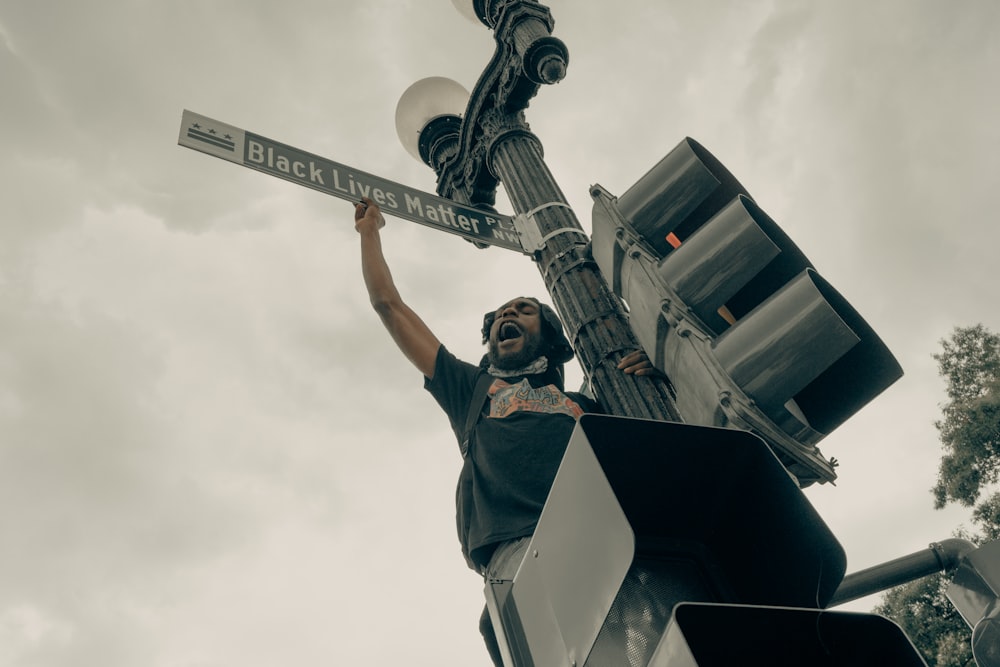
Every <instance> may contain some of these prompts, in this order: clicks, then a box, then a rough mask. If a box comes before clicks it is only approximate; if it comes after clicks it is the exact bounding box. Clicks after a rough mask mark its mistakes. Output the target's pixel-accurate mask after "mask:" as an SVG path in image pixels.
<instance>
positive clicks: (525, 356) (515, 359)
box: [488, 333, 542, 371]
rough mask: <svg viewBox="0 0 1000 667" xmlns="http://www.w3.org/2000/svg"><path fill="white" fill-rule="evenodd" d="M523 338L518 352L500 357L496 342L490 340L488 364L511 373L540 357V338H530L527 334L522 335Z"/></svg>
mask: <svg viewBox="0 0 1000 667" xmlns="http://www.w3.org/2000/svg"><path fill="white" fill-rule="evenodd" d="M524 337H525V340H524V344H523V345H522V346H521V349H520V350H518V351H517V352H511V353H508V354H505V355H504V356H502V357H501V356H500V354H499V349H498V345H499V343H498V341H496V340H490V346H489V350H488V358H489V361H490V363H491V364H493V366H495V367H496V368H499V369H500V370H504V371H513V370H517V369H519V368H524V367H525V366H527V365H528V364H530V363H531V362H532V361H534V360H535V359H537V358H538V357H540V356H541V354H542V337H541V336H532V335H529V334H527V333H525V334H524Z"/></svg>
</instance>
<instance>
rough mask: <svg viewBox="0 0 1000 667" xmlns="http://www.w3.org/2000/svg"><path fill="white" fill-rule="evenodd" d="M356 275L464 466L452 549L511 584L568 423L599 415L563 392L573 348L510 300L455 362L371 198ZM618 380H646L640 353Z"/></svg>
mask: <svg viewBox="0 0 1000 667" xmlns="http://www.w3.org/2000/svg"><path fill="white" fill-rule="evenodd" d="M354 225H355V228H356V229H357V231H358V233H359V234H360V236H361V268H362V273H363V276H364V281H365V287H366V288H367V289H368V295H369V297H370V299H371V303H372V306H373V307H374V308H375V311H376V312H377V313H378V315H379V317H380V318H381V320H382V323H383V324H384V325H385V327H386V329H387V330H388V331H389V334H390V335H391V336H392V338H393V340H394V341H395V342H396V345H397V346H399V349H400V350H401V351H402V352H403V354H404V355H406V357H407V359H409V360H410V362H411V363H412V364H413V365H414V366H416V368H417V370H419V371H420V372H421V373H423V374H424V378H425V379H424V386H425V388H426V389H427V390H428V391H429V392H430V393H431V395H432V396H434V398H435V400H437V402H438V404H439V405H440V406H441V408H442V409H443V410H444V411H445V413H446V414H447V415H448V419H449V420H450V422H451V426H452V430H454V432H455V435H456V437H457V439H458V442H459V445H460V450H461V453H462V456H463V458H464V464H463V467H462V472H461V475H460V477H459V483H458V491H457V494H456V504H457V512H456V518H457V524H458V534H459V541H460V542H461V544H462V552H463V554H464V555H465V558H466V562H467V563H468V564H469V567H471V568H472V569H474V570H476V571H477V572H479V573H480V574H482V575H483V576H485V577H487V578H489V579H512V578H513V576H514V574H515V573H516V571H517V568H518V566H519V565H520V562H521V559H522V557H523V555H524V552H525V550H526V549H527V546H528V540H529V538H530V537H531V534H532V533H533V531H534V529H535V525H536V523H537V521H538V517H539V514H540V513H541V510H542V507H543V506H544V504H545V499H546V497H547V496H548V492H549V488H550V487H551V485H552V480H553V478H554V477H555V473H556V470H557V468H558V467H559V463H560V461H561V460H562V456H563V453H564V452H565V449H566V445H567V443H568V441H569V437H570V434H571V432H572V431H573V427H574V425H575V424H576V420H577V419H578V418H579V416H580V415H581V414H583V413H584V412H593V411H597V410H598V409H599V406H598V405H597V404H596V403H595V402H594V401H593V400H591V399H589V398H588V397H586V396H584V395H583V394H578V393H575V392H565V391H564V387H563V364H565V363H566V362H567V361H569V360H570V359H572V358H573V348H572V346H571V345H570V344H569V342H568V341H567V340H566V337H565V336H564V335H563V332H562V324H561V323H560V322H559V318H558V317H557V316H556V314H555V312H554V311H552V309H551V308H549V307H548V306H546V305H544V304H542V303H540V302H539V301H537V300H536V299H531V298H526V297H519V298H516V299H513V300H511V301H509V302H507V303H505V304H504V305H502V306H501V307H500V308H498V309H497V310H496V311H493V312H489V313H487V314H486V316H485V317H484V318H483V328H482V336H483V342H484V343H486V344H487V346H488V347H487V353H486V355H485V356H484V357H483V360H482V362H481V363H480V365H479V366H475V365H472V364H470V363H467V362H464V361H461V360H459V359H457V358H456V357H455V356H454V355H452V354H451V353H450V352H448V350H447V349H446V348H445V347H444V346H443V345H442V344H441V342H440V341H439V340H438V339H437V337H436V336H435V335H434V333H433V332H432V331H431V330H430V328H429V327H428V326H427V325H426V324H425V323H424V321H423V320H421V319H420V317H419V316H417V314H416V313H415V312H414V311H413V310H412V309H411V308H410V307H409V306H407V305H406V303H405V302H404V301H403V299H402V298H401V297H400V294H399V291H398V290H397V289H396V286H395V283H394V282H393V280H392V274H391V273H390V271H389V267H388V264H387V263H386V260H385V256H384V255H383V253H382V244H381V238H380V235H379V230H380V229H381V228H382V227H383V226H384V225H385V219H384V218H383V217H382V213H381V211H380V210H379V207H378V206H377V205H376V204H375V203H374V202H373V201H372V200H370V199H364V200H363V201H362V202H361V203H359V204H357V205H356V206H355V211H354ZM618 367H619V368H620V369H621V370H622V371H623V372H625V373H635V374H638V375H646V374H651V373H655V372H656V370H655V369H654V368H653V366H652V364H651V363H650V362H649V359H648V358H647V357H646V355H645V353H643V352H641V351H636V352H633V353H631V354H629V355H626V356H625V357H624V358H623V359H622V361H621V362H620V363H619V365H618ZM480 629H481V631H482V632H483V634H484V637H485V639H486V642H487V647H488V648H489V650H490V655H491V656H492V657H493V660H494V662H495V663H496V664H497V665H499V664H501V663H500V658H499V655H498V652H497V647H496V642H495V639H494V638H493V636H492V627H491V625H490V623H489V618H488V616H486V614H485V613H484V617H483V619H482V622H481V624H480Z"/></svg>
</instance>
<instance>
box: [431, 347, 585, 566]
mask: <svg viewBox="0 0 1000 667" xmlns="http://www.w3.org/2000/svg"><path fill="white" fill-rule="evenodd" d="M484 374H486V371H485V370H483V369H481V368H479V367H477V366H473V365H472V364H469V363H466V362H464V361H461V360H459V359H458V358H456V357H455V356H454V355H453V354H451V353H450V352H448V351H447V350H446V349H445V348H444V346H441V348H440V349H439V351H438V356H437V361H436V363H435V367H434V378H433V379H432V380H426V381H425V383H424V386H425V388H426V389H427V390H428V391H429V392H430V393H431V395H432V396H434V398H435V400H437V402H438V404H439V405H440V406H441V408H442V409H443V410H444V411H445V413H446V414H447V415H448V419H449V421H450V422H451V427H452V430H453V431H454V432H455V436H456V437H457V438H458V440H459V442H461V440H462V437H463V435H464V434H463V431H464V429H465V423H466V419H467V417H468V413H469V403H470V401H471V400H472V394H473V391H474V389H475V385H476V380H477V379H478V377H479V376H480V375H484ZM558 383H559V379H558V374H557V373H556V372H554V371H549V372H547V373H543V374H540V375H529V376H525V377H513V378H502V379H501V378H495V379H494V381H493V383H492V384H491V385H490V389H489V398H488V400H486V401H485V404H484V407H483V414H482V416H480V418H479V421H478V422H477V423H476V426H475V428H474V430H473V433H472V436H471V437H470V438H469V447H468V452H467V455H466V457H465V463H464V465H463V466H462V473H461V475H460V477H459V483H458V490H457V494H456V503H457V508H456V509H457V522H458V533H459V540H460V541H461V543H462V552H463V553H464V554H465V558H466V561H467V562H468V563H469V566H470V567H472V568H473V569H477V570H478V569H479V568H480V567H481V566H483V565H485V564H486V563H487V562H488V561H489V558H490V556H491V555H492V553H493V550H494V549H495V548H496V545H497V543H499V542H503V541H506V540H510V539H513V538H516V537H523V536H526V535H531V534H532V533H533V532H534V529H535V525H536V524H537V522H538V516H539V514H541V511H542V507H543V506H544V505H545V499H546V498H547V497H548V494H549V488H550V487H551V486H552V480H553V478H554V477H555V474H556V471H557V470H558V468H559V463H560V462H561V461H562V457H563V454H564V453H565V451H566V444H567V443H568V442H569V437H570V434H571V433H572V431H573V427H574V426H575V424H576V420H577V418H578V417H579V416H580V415H581V414H583V413H584V412H596V411H597V404H596V403H595V402H594V401H593V400H591V399H590V398H588V397H586V396H584V395H583V394H578V393H575V392H568V393H564V392H562V391H561V390H560V389H559V388H558Z"/></svg>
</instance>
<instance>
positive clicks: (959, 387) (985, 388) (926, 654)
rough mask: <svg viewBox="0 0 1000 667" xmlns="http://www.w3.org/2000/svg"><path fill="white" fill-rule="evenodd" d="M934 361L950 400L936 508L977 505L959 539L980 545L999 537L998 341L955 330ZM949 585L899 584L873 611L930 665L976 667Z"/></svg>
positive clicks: (982, 330)
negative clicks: (948, 594) (897, 628)
mask: <svg viewBox="0 0 1000 667" xmlns="http://www.w3.org/2000/svg"><path fill="white" fill-rule="evenodd" d="M934 359H935V360H936V361H937V362H938V371H939V373H940V374H941V377H942V378H944V380H945V382H946V384H947V395H948V402H947V403H945V404H944V405H943V406H942V409H941V410H942V418H941V419H940V420H938V421H936V422H935V424H934V425H935V426H936V427H937V429H938V432H939V434H940V437H941V445H942V447H943V448H944V454H943V455H942V457H941V466H940V468H939V470H938V479H937V483H936V484H935V486H934V489H933V491H934V506H935V507H936V508H938V509H940V508H942V507H944V506H945V505H946V504H947V503H948V502H958V503H961V504H962V505H965V506H966V507H972V506H975V509H974V511H973V514H972V520H973V523H974V526H975V529H976V533H973V534H969V533H967V532H963V531H959V532H958V536H959V537H963V538H965V539H968V540H971V541H972V542H974V543H976V544H980V543H982V542H985V541H989V540H996V539H1000V493H993V494H992V495H990V496H989V497H987V498H986V499H985V500H982V501H980V497H981V496H982V495H983V493H984V492H985V491H986V490H987V488H988V487H989V486H990V485H991V484H994V483H995V482H996V481H997V479H998V476H1000V336H998V335H996V334H994V333H993V332H991V331H990V330H989V329H987V328H986V327H984V326H983V325H982V324H978V325H976V326H973V327H965V328H961V327H956V328H955V330H954V331H953V332H952V336H951V338H950V339H948V340H942V341H941V352H940V353H938V354H935V355H934ZM977 503H978V505H977ZM949 583H950V577H949V576H948V575H945V574H939V575H935V576H932V577H925V578H923V579H919V580H917V581H913V582H910V583H908V584H905V585H903V586H898V587H896V588H894V589H892V590H891V591H889V592H888V593H886V594H885V596H884V597H883V599H882V603H881V604H880V605H878V606H877V607H876V608H875V612H876V613H879V614H883V615H885V616H888V617H889V618H891V619H893V620H894V621H896V622H897V623H898V624H899V625H900V627H902V628H903V630H904V632H906V634H907V636H909V637H910V639H911V640H912V641H913V644H914V645H915V646H916V647H917V650H919V651H920V653H921V655H922V656H923V658H924V660H925V661H926V662H927V664H928V665H929V667H966V666H971V665H975V662H974V660H973V658H972V645H971V639H972V633H971V630H970V629H969V626H968V625H967V624H966V623H965V621H964V620H963V619H962V617H961V615H960V614H959V613H958V611H957V610H956V609H955V607H954V605H952V604H951V602H950V601H949V600H948V598H947V597H946V595H945V591H946V590H947V588H948V585H949Z"/></svg>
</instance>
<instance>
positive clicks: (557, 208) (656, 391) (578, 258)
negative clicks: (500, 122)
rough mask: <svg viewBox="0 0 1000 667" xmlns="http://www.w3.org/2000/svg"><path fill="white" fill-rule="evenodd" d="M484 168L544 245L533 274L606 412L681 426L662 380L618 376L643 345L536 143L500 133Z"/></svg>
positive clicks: (520, 132) (521, 134) (523, 132)
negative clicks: (630, 355)
mask: <svg viewBox="0 0 1000 667" xmlns="http://www.w3.org/2000/svg"><path fill="white" fill-rule="evenodd" d="M489 167H490V170H491V171H492V172H493V173H495V174H496V175H497V176H498V177H499V178H500V181H501V183H502V184H503V186H504V189H505V190H506V192H507V195H508V197H509V199H510V200H511V203H512V204H513V206H514V210H515V212H516V213H517V215H519V216H524V218H522V224H523V225H526V226H529V228H530V229H531V230H532V234H531V235H530V236H529V238H534V239H536V240H538V241H539V243H540V244H541V246H542V247H541V248H540V249H539V250H538V251H537V252H536V255H535V258H536V262H537V265H538V270H539V271H540V272H541V274H542V279H543V280H544V282H545V287H546V289H547V290H548V292H549V294H550V295H551V297H552V300H553V302H554V303H555V306H556V308H557V309H558V310H559V313H560V315H561V316H562V318H563V324H564V325H565V326H566V330H567V332H568V333H569V336H570V341H571V342H572V343H573V347H574V348H575V349H576V351H577V356H578V358H579V360H580V364H581V365H582V366H583V369H584V371H585V372H586V374H587V375H588V377H589V378H590V379H591V382H592V384H593V386H594V391H595V393H596V394H597V396H598V397H599V398H600V400H601V403H602V404H603V406H604V408H605V409H606V410H607V411H608V412H610V413H611V414H616V415H623V416H628V417H641V418H646V419H660V420H670V421H680V418H679V416H678V413H677V409H676V407H675V405H674V401H673V398H672V396H670V393H669V390H668V387H667V384H666V382H664V381H663V380H662V379H659V378H657V379H654V378H649V377H642V376H632V375H625V374H624V373H622V372H621V371H620V370H618V368H617V364H618V362H619V361H620V360H621V358H622V357H623V356H624V355H625V354H627V353H628V352H631V351H632V350H637V349H641V347H642V346H641V345H640V344H639V342H638V340H637V339H636V337H635V334H634V333H633V332H632V329H631V327H630V326H629V324H628V320H627V318H626V315H625V313H624V312H623V310H622V308H621V306H620V302H619V299H618V297H616V296H615V295H614V293H613V292H611V290H610V289H609V287H608V285H607V282H606V281H605V280H604V277H603V276H602V274H601V273H600V270H599V269H598V268H597V265H596V264H595V263H594V261H593V259H592V258H591V257H590V256H589V252H588V249H589V238H588V237H587V235H586V234H585V233H584V231H583V229H582V228H581V226H580V222H579V220H578V219H577V217H576V214H575V213H574V212H573V210H572V209H571V208H570V207H569V204H568V203H567V201H566V198H565V197H564V196H563V193H562V192H561V191H560V189H559V186H558V185H557V183H556V181H555V179H554V178H553V176H552V173H551V172H550V171H549V169H548V166H547V165H546V164H545V161H544V159H543V156H542V146H541V143H540V142H539V140H538V138H537V137H535V135H533V134H531V133H530V132H529V131H528V130H527V129H526V128H525V127H518V128H515V129H511V130H510V131H508V132H505V133H502V134H500V135H499V136H498V137H497V138H496V139H494V142H493V145H492V150H491V151H490V155H489ZM535 230H537V231H535Z"/></svg>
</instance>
